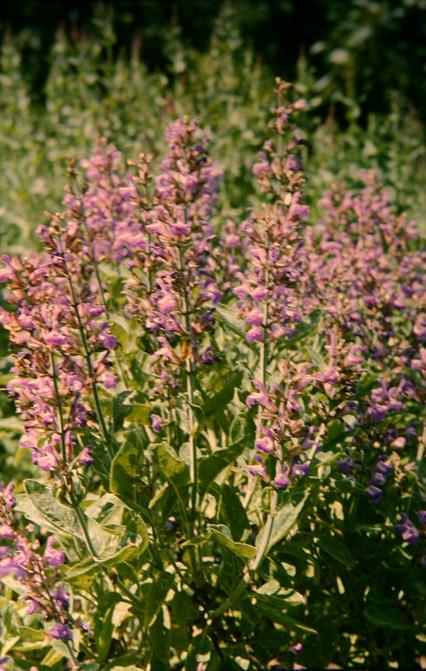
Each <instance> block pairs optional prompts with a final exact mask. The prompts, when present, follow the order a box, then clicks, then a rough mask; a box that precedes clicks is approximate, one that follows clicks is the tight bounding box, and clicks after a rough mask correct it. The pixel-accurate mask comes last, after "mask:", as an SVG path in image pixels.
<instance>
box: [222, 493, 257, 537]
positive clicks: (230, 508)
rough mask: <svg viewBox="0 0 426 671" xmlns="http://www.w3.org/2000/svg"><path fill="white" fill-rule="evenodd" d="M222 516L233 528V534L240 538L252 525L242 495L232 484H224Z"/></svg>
mask: <svg viewBox="0 0 426 671" xmlns="http://www.w3.org/2000/svg"><path fill="white" fill-rule="evenodd" d="M221 512H222V516H223V518H224V520H225V522H226V523H227V524H228V525H229V527H230V528H231V532H232V536H233V537H234V538H236V539H237V540H239V539H240V538H241V536H242V535H243V533H244V531H245V530H246V529H248V528H249V527H250V523H249V520H248V517H247V513H246V511H245V509H244V507H243V505H242V503H241V500H240V497H239V496H238V495H237V493H236V492H235V489H234V488H233V487H231V486H230V485H222V509H221Z"/></svg>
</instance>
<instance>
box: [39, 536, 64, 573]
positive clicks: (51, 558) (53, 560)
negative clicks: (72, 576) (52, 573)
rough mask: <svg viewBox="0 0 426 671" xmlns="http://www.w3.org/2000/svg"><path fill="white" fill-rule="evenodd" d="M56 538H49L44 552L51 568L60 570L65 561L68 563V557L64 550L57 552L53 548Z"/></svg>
mask: <svg viewBox="0 0 426 671" xmlns="http://www.w3.org/2000/svg"><path fill="white" fill-rule="evenodd" d="M54 542H55V541H54V538H53V536H49V538H48V539H47V541H46V548H45V551H44V555H43V557H44V560H45V561H46V562H47V563H48V564H49V566H51V567H52V568H58V567H59V566H61V565H62V564H63V563H64V562H65V561H66V556H65V552H63V551H62V550H55V548H54V547H53V543H54Z"/></svg>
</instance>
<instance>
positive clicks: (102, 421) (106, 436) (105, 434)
mask: <svg viewBox="0 0 426 671" xmlns="http://www.w3.org/2000/svg"><path fill="white" fill-rule="evenodd" d="M65 269H66V273H67V277H68V283H69V285H70V290H71V296H72V302H73V308H74V311H75V314H76V317H77V323H78V328H79V331H80V337H81V342H82V345H83V349H84V355H85V360H86V364H87V370H88V373H89V378H90V382H91V386H92V392H93V400H94V403H95V409H96V415H97V418H98V422H99V426H100V427H101V431H102V435H103V437H104V441H105V445H106V448H107V450H108V452H109V455H110V457H111V458H113V457H114V450H113V449H112V448H111V445H110V442H111V440H110V439H111V437H110V435H109V433H108V429H107V426H106V424H105V419H104V416H103V413H102V408H101V403H100V399H99V394H98V387H97V384H96V380H95V374H94V370H93V366H92V359H91V353H90V349H89V344H88V342H87V338H86V332H85V330H84V325H83V322H82V320H81V316H80V311H79V309H78V302H77V296H76V293H75V289H74V285H73V282H72V279H71V276H70V274H69V272H68V269H67V268H66V266H65Z"/></svg>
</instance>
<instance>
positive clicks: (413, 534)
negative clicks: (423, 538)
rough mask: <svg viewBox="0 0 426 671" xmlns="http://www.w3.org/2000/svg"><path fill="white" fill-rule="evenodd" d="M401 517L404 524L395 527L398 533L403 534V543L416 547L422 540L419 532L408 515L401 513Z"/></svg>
mask: <svg viewBox="0 0 426 671" xmlns="http://www.w3.org/2000/svg"><path fill="white" fill-rule="evenodd" d="M400 517H401V520H402V523H401V524H397V525H396V526H395V529H396V531H397V532H398V533H399V534H401V537H402V540H403V541H405V542H406V543H410V545H415V544H416V543H417V542H418V540H419V538H420V533H419V530H418V529H417V528H416V527H415V526H414V524H413V522H412V521H411V520H410V518H409V517H408V515H407V514H406V513H400Z"/></svg>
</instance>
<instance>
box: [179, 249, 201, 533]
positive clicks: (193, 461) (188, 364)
mask: <svg viewBox="0 0 426 671" xmlns="http://www.w3.org/2000/svg"><path fill="white" fill-rule="evenodd" d="M179 263H180V272H181V274H182V279H183V309H184V324H185V331H186V333H187V334H190V332H191V320H190V304H189V296H188V287H187V285H186V280H185V266H184V258H183V253H182V248H181V247H179ZM189 346H190V351H189V355H188V356H187V357H186V359H185V372H186V394H187V398H188V405H187V409H188V413H187V415H188V434H189V459H190V461H189V475H190V479H191V485H192V486H191V511H192V523H193V524H194V521H195V517H196V511H197V480H198V464H197V448H196V445H195V438H194V426H195V423H194V411H193V402H194V393H193V387H192V374H193V365H192V349H191V343H189Z"/></svg>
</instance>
